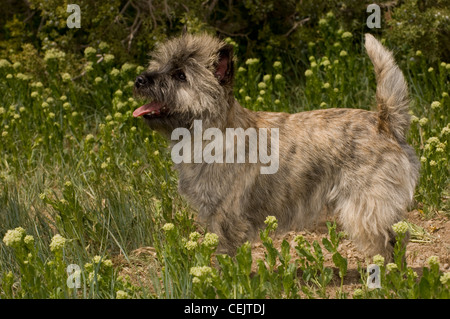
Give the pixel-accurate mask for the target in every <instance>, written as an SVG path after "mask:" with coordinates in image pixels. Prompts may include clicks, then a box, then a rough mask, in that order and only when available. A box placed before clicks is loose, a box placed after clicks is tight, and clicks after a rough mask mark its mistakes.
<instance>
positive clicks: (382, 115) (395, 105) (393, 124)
mask: <svg viewBox="0 0 450 319" xmlns="http://www.w3.org/2000/svg"><path fill="white" fill-rule="evenodd" d="M365 47H366V50H367V54H368V55H369V57H370V60H372V63H373V66H374V69H375V76H376V79H377V92H376V99H377V103H378V127H379V129H381V130H384V131H386V132H387V133H389V134H392V135H393V136H394V137H395V138H396V139H397V140H398V141H405V139H406V137H405V136H406V133H407V131H408V128H409V124H410V115H409V113H408V105H409V98H408V86H407V84H406V81H405V78H404V77H403V74H402V71H401V70H400V69H399V67H398V66H397V64H396V63H395V61H394V57H393V56H392V53H391V52H389V51H388V50H387V49H386V48H384V47H383V45H382V44H381V43H380V42H379V41H378V40H377V39H375V38H374V37H373V36H372V35H371V34H366V42H365Z"/></svg>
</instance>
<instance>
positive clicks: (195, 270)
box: [189, 266, 212, 277]
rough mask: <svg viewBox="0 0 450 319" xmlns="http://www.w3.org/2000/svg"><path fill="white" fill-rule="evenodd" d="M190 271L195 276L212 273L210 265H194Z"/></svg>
mask: <svg viewBox="0 0 450 319" xmlns="http://www.w3.org/2000/svg"><path fill="white" fill-rule="evenodd" d="M189 273H190V274H191V275H192V276H194V277H202V276H207V275H211V274H212V269H211V267H208V266H200V267H192V268H191V270H190V271H189Z"/></svg>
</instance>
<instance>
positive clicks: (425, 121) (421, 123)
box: [419, 117, 428, 126]
mask: <svg viewBox="0 0 450 319" xmlns="http://www.w3.org/2000/svg"><path fill="white" fill-rule="evenodd" d="M427 123H428V119H427V118H426V117H422V118H421V119H420V120H419V125H420V126H425V125H426V124H427Z"/></svg>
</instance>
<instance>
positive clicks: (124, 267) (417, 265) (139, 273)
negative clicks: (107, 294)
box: [114, 210, 450, 298]
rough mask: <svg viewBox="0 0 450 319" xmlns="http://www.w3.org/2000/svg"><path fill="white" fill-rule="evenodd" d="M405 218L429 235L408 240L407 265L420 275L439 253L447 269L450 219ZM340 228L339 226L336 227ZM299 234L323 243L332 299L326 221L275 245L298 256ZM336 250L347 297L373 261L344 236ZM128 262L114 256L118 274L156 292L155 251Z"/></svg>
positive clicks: (256, 247) (258, 254)
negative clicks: (284, 245)
mask: <svg viewBox="0 0 450 319" xmlns="http://www.w3.org/2000/svg"><path fill="white" fill-rule="evenodd" d="M405 219H406V220H407V221H408V222H410V223H413V224H415V225H418V226H420V227H422V228H423V229H424V230H425V231H426V232H427V233H428V235H429V236H427V237H426V238H425V239H423V238H422V239H419V240H416V239H414V238H412V239H411V241H410V242H409V243H408V246H407V250H406V260H407V263H408V266H409V267H411V268H413V270H414V271H415V272H417V274H418V275H419V276H421V274H422V268H423V267H424V266H425V265H426V260H427V259H428V257H430V256H433V255H434V256H438V257H439V260H440V265H441V269H442V270H443V271H449V270H450V266H449V264H450V220H449V219H448V218H447V217H445V216H442V215H438V216H436V217H434V218H432V219H428V220H425V218H424V217H423V216H422V215H421V213H420V212H419V211H417V210H414V211H411V212H409V213H408V214H407V215H406V216H405ZM338 231H339V227H338ZM297 235H302V236H303V237H304V238H305V239H306V240H307V241H309V242H310V243H312V242H313V241H314V240H317V241H318V242H319V243H320V245H321V246H322V251H323V254H324V258H325V265H326V266H327V267H330V268H332V269H333V272H334V277H333V280H332V282H331V283H330V284H329V285H328V287H327V294H328V296H329V297H330V298H335V296H336V293H337V292H338V291H339V289H340V278H339V275H338V274H339V271H338V268H337V267H336V266H335V265H334V263H333V261H332V259H331V256H332V255H331V253H329V252H328V251H327V250H326V249H325V248H324V247H323V245H322V238H323V237H326V236H327V235H328V231H327V227H326V224H325V222H323V223H320V224H319V225H317V226H316V227H314V229H311V230H305V231H301V232H289V233H287V234H285V235H284V236H277V237H276V238H275V239H274V245H275V247H276V248H278V249H280V246H281V243H282V241H283V240H286V241H287V242H289V243H290V245H291V255H292V256H293V258H295V256H297V254H296V252H295V249H294V247H295V246H296V243H295V241H294V238H295V236H297ZM339 252H340V253H341V255H342V256H343V257H344V258H347V262H348V268H347V274H346V276H345V278H344V286H343V291H344V292H345V293H348V298H351V297H352V293H353V291H354V290H355V289H357V288H361V287H362V285H363V284H365V283H363V280H362V279H361V275H360V273H359V271H358V264H359V266H360V267H362V268H365V267H366V266H367V265H368V264H371V263H372V261H371V260H370V259H369V258H367V257H365V256H364V255H363V254H362V253H361V252H359V251H358V250H357V249H356V247H355V246H354V244H353V243H352V241H350V240H349V239H348V238H347V237H344V238H343V239H342V240H341V243H340V245H339ZM264 253H265V248H264V246H263V245H262V243H261V242H258V241H257V242H254V243H253V244H252V255H253V261H254V262H253V266H252V268H253V271H254V272H256V271H257V264H256V260H258V259H264ZM129 260H130V263H129V262H127V261H126V260H125V258H124V257H123V255H119V256H116V258H114V261H115V264H116V265H117V266H120V267H121V272H120V273H121V275H123V276H129V278H130V279H131V281H132V282H133V283H134V284H135V285H138V286H145V287H148V288H149V290H150V293H153V292H155V291H154V289H153V288H152V286H153V282H152V280H151V279H150V277H151V276H155V275H156V274H157V273H160V269H158V266H157V261H156V253H155V250H154V248H152V247H142V248H139V249H137V250H135V251H133V252H132V253H131V254H130V256H129Z"/></svg>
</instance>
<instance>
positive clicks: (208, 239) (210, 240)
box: [203, 233, 219, 247]
mask: <svg viewBox="0 0 450 319" xmlns="http://www.w3.org/2000/svg"><path fill="white" fill-rule="evenodd" d="M218 243H219V236H217V235H216V234H213V233H207V234H206V235H205V239H204V240H203V244H204V245H205V246H208V247H215V246H217V245H218Z"/></svg>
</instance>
